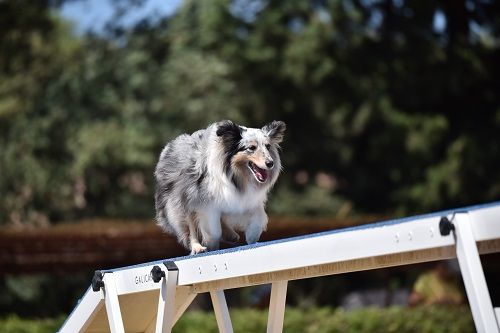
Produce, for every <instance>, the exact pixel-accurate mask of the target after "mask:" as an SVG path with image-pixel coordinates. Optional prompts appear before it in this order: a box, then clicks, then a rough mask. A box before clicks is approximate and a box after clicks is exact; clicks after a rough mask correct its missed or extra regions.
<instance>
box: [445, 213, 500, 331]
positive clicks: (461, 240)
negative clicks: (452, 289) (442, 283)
mask: <svg viewBox="0 0 500 333" xmlns="http://www.w3.org/2000/svg"><path fill="white" fill-rule="evenodd" d="M454 224H455V237H456V250H457V258H458V263H459V265H460V271H461V272H462V278H463V280H464V284H465V290H466V292H467V298H468V299H469V304H470V307H471V311H472V317H473V318H474V324H475V325H476V330H477V331H478V332H488V333H489V332H492V333H499V328H498V323H497V320H496V318H495V312H494V310H493V305H492V303H491V298H490V294H489V291H488V286H487V285H486V279H485V278H484V272H483V267H482V266H481V260H480V258H479V253H478V251H477V246H476V241H475V239H474V232H473V230H472V227H471V218H470V216H469V214H467V213H459V214H456V216H455V221H454Z"/></svg>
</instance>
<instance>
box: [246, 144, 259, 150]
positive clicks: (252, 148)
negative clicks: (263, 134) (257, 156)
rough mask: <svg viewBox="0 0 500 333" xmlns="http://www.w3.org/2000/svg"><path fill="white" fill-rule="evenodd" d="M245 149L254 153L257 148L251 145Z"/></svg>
mask: <svg viewBox="0 0 500 333" xmlns="http://www.w3.org/2000/svg"><path fill="white" fill-rule="evenodd" d="M247 149H248V150H250V151H255V149H257V146H254V145H251V146H248V148H247Z"/></svg>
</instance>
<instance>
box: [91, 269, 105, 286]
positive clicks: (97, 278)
mask: <svg viewBox="0 0 500 333" xmlns="http://www.w3.org/2000/svg"><path fill="white" fill-rule="evenodd" d="M103 276H104V274H102V272H101V271H95V272H94V277H92V290H93V291H99V290H101V288H103V287H104V281H103V280H102V278H103Z"/></svg>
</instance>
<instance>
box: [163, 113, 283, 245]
mask: <svg viewBox="0 0 500 333" xmlns="http://www.w3.org/2000/svg"><path fill="white" fill-rule="evenodd" d="M285 129H286V125H285V123H284V122H282V121H273V122H271V123H269V124H267V125H265V126H264V127H262V128H247V127H244V126H240V125H238V124H236V123H234V122H232V121H230V120H224V121H220V122H217V123H213V124H211V125H209V126H208V127H207V128H206V129H202V130H198V131H196V132H194V133H193V134H191V135H188V134H182V135H180V136H178V137H177V138H175V139H174V140H172V141H170V142H168V143H167V144H166V146H165V147H164V148H163V150H162V152H161V154H160V158H159V161H158V164H157V165H156V169H155V173H154V175H155V180H156V191H155V208H156V221H157V224H158V225H160V226H161V227H162V228H163V229H164V230H165V231H166V232H168V233H171V234H173V235H174V236H177V239H178V240H179V243H181V244H182V245H184V247H185V248H186V249H188V250H190V251H191V254H197V253H200V252H205V251H207V250H208V251H209V250H217V249H219V246H220V242H221V240H222V241H226V242H230V243H231V242H233V243H234V242H238V241H239V234H238V232H242V233H244V235H245V240H246V242H247V243H248V244H252V243H255V242H257V241H258V240H259V238H260V235H261V234H262V232H263V231H265V230H266V227H267V221H268V218H267V214H266V212H265V210H264V208H265V204H266V201H267V195H268V192H269V191H270V190H271V188H272V187H273V185H274V184H275V182H276V180H277V179H278V175H279V173H280V171H281V169H282V166H281V159H280V155H279V150H280V146H279V144H280V143H281V142H282V140H283V136H284V132H285Z"/></svg>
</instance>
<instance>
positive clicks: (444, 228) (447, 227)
mask: <svg viewBox="0 0 500 333" xmlns="http://www.w3.org/2000/svg"><path fill="white" fill-rule="evenodd" d="M451 231H455V225H453V223H451V221H450V220H449V219H448V218H447V217H446V216H443V217H441V220H439V232H440V233H441V236H448V235H449V234H450V232H451Z"/></svg>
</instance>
